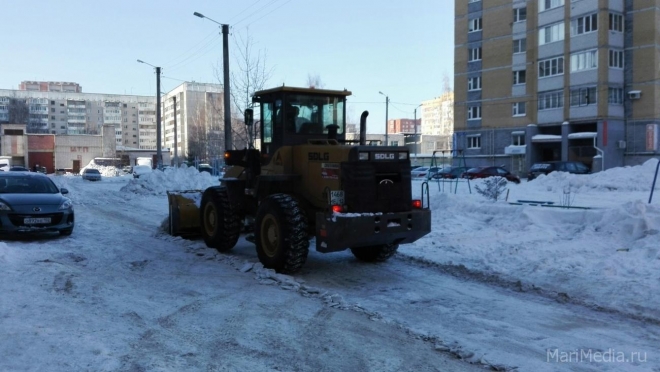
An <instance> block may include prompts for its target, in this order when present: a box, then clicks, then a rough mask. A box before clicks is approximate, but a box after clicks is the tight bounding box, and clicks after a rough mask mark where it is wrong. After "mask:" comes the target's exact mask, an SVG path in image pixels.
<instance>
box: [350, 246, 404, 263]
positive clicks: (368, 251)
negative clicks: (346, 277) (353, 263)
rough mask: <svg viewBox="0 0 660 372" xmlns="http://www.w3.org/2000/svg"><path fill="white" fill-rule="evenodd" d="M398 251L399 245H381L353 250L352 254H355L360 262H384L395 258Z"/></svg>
mask: <svg viewBox="0 0 660 372" xmlns="http://www.w3.org/2000/svg"><path fill="white" fill-rule="evenodd" d="M397 249H399V245H398V244H381V245H372V246H369V247H359V248H351V252H352V253H353V256H355V258H357V259H358V260H360V261H364V262H384V261H387V260H388V259H389V258H390V257H392V256H394V254H395V253H396V250H397Z"/></svg>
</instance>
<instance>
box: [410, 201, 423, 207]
mask: <svg viewBox="0 0 660 372" xmlns="http://www.w3.org/2000/svg"><path fill="white" fill-rule="evenodd" d="M412 207H413V208H415V209H422V201H421V200H419V199H415V200H413V201H412Z"/></svg>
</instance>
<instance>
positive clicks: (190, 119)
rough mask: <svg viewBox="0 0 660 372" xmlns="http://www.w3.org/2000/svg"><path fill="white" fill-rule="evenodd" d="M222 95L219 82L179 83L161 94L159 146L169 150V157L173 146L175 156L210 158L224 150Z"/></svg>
mask: <svg viewBox="0 0 660 372" xmlns="http://www.w3.org/2000/svg"><path fill="white" fill-rule="evenodd" d="M223 97H224V95H223V90H222V85H220V84H209V83H197V82H185V83H182V84H181V85H179V86H177V87H176V88H174V89H172V90H171V91H169V92H168V93H167V94H165V95H164V96H163V98H162V100H161V106H162V111H161V112H162V116H163V118H162V121H163V146H164V147H166V148H169V149H170V155H171V156H174V148H175V146H176V148H177V156H178V157H179V158H183V157H185V156H186V155H188V156H196V157H199V158H201V159H210V158H211V157H213V156H218V155H222V154H223V153H224V151H225V148H224V140H225V136H224V104H223ZM175 100H176V120H175V116H174V112H175V110H174V108H175V105H174V102H175ZM175 128H176V145H175V143H174V142H175V141H174V133H175ZM234 142H236V141H234ZM236 148H242V147H236Z"/></svg>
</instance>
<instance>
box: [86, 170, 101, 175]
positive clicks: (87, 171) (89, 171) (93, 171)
mask: <svg viewBox="0 0 660 372" xmlns="http://www.w3.org/2000/svg"><path fill="white" fill-rule="evenodd" d="M85 173H95V174H99V171H98V169H85Z"/></svg>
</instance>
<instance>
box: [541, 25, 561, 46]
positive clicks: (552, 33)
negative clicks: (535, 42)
mask: <svg viewBox="0 0 660 372" xmlns="http://www.w3.org/2000/svg"><path fill="white" fill-rule="evenodd" d="M560 40H564V22H560V23H556V24H554V25H551V26H546V27H543V28H541V29H539V45H544V44H549V43H553V42H555V41H560Z"/></svg>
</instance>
